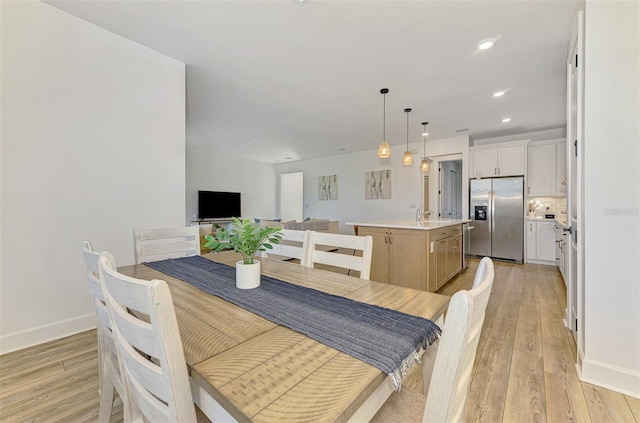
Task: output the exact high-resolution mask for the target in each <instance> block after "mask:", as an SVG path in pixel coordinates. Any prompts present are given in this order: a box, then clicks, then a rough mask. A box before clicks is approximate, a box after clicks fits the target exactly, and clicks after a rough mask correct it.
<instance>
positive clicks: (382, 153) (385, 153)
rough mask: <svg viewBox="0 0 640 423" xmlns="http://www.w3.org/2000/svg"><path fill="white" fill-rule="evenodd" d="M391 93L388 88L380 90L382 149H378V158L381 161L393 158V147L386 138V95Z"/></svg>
mask: <svg viewBox="0 0 640 423" xmlns="http://www.w3.org/2000/svg"><path fill="white" fill-rule="evenodd" d="M388 92H389V89H388V88H383V89H381V90H380V94H382V142H381V143H380V147H378V157H380V158H381V159H388V158H389V157H391V147H389V143H388V142H387V137H386V127H385V123H386V122H385V117H386V116H385V112H386V106H387V104H386V95H387V93H388Z"/></svg>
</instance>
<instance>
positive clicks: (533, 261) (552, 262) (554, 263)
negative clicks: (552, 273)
mask: <svg viewBox="0 0 640 423" xmlns="http://www.w3.org/2000/svg"><path fill="white" fill-rule="evenodd" d="M526 263H528V264H543V265H545V266H557V263H556V262H555V261H547V260H538V259H526Z"/></svg>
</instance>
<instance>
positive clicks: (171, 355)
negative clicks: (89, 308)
mask: <svg viewBox="0 0 640 423" xmlns="http://www.w3.org/2000/svg"><path fill="white" fill-rule="evenodd" d="M98 267H99V270H100V280H101V282H102V289H103V292H104V297H105V299H106V303H107V307H108V310H109V314H110V317H111V327H112V329H113V338H114V340H115V345H116V348H117V351H118V359H119V360H120V368H121V372H122V376H123V383H124V391H125V396H126V398H127V402H128V405H129V407H125V421H126V422H130V421H136V422H137V421H150V422H158V423H165V422H166V423H170V422H195V421H196V412H195V406H194V403H193V399H192V394H191V388H190V382H189V376H188V374H187V366H186V362H185V358H184V351H183V349H182V341H181V339H180V333H179V331H178V322H177V320H176V314H175V309H174V307H173V300H172V297H171V292H170V291H169V287H168V286H167V284H166V282H164V281H161V280H152V281H144V280H141V279H135V278H132V277H128V276H126V275H123V274H120V273H118V271H117V270H116V269H115V267H114V266H113V264H112V263H111V262H110V261H109V259H108V258H107V257H101V258H100V259H99V260H98ZM145 317H147V318H148V320H147V319H145Z"/></svg>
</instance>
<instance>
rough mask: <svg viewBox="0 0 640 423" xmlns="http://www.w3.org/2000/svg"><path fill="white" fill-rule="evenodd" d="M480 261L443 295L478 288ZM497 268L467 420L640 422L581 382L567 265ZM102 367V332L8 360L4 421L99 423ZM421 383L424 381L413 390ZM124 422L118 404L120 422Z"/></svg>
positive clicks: (637, 413) (1, 363)
mask: <svg viewBox="0 0 640 423" xmlns="http://www.w3.org/2000/svg"><path fill="white" fill-rule="evenodd" d="M477 263H478V262H477V260H473V261H472V262H471V265H470V267H469V269H467V270H466V271H464V272H463V273H462V274H461V275H459V276H458V277H456V278H455V279H454V280H452V281H451V282H449V283H448V284H447V285H446V286H445V287H443V289H442V290H441V291H440V293H442V294H445V295H453V293H455V292H456V291H458V290H460V289H468V288H470V287H471V283H472V279H473V274H474V272H475V267H476V266H477ZM495 264H496V279H495V282H494V286H493V291H492V293H491V298H490V300H489V305H488V307H487V315H486V318H485V322H484V326H483V330H482V335H481V338H480V344H479V346H478V352H477V356H476V366H475V369H474V377H473V380H472V382H471V388H470V390H469V395H468V397H467V410H466V420H467V421H469V422H471V421H474V422H475V421H484V422H509V423H510V422H525V421H526V422H530V421H531V422H534V421H535V422H545V421H547V422H563V421H567V422H569V421H571V422H578V423H581V422H596V423H600V422H640V400H638V399H635V398H631V397H628V396H625V395H621V394H618V393H616V392H613V391H609V390H606V389H603V388H599V387H597V386H593V385H590V384H588V383H583V382H580V381H579V380H578V378H577V375H576V371H575V367H574V364H573V361H574V360H573V357H575V348H576V347H575V343H574V342H573V338H572V336H571V334H570V333H569V332H568V331H567V329H566V328H564V327H563V325H562V314H563V312H564V307H565V297H566V294H565V288H564V283H563V282H562V279H561V277H560V274H559V273H558V271H557V269H556V268H555V267H550V266H539V265H514V264H507V263H500V262H496V263H495ZM97 366H98V364H97V348H96V333H95V331H88V332H84V333H80V334H77V335H74V336H70V337H68V338H64V339H60V340H57V341H53V342H49V343H46V344H43V345H39V346H36V347H32V348H28V349H25V350H21V351H17V352H14V353H10V354H5V355H3V356H0V422H54V421H61V422H94V421H96V418H97V415H98V403H99V401H98V392H97V390H98V367H97ZM417 386H419V380H417V379H415V378H414V379H412V380H408V381H407V384H406V385H405V388H406V389H418V388H417ZM120 421H122V405H121V403H120V402H119V400H117V401H116V406H115V414H114V415H113V417H112V422H120Z"/></svg>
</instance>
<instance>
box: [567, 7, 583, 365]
mask: <svg viewBox="0 0 640 423" xmlns="http://www.w3.org/2000/svg"><path fill="white" fill-rule="evenodd" d="M583 13H584V12H578V16H577V18H576V21H575V23H574V27H573V31H572V38H571V48H570V51H569V56H568V58H567V91H568V92H567V99H568V107H567V150H566V151H567V154H566V156H567V157H566V159H567V177H568V178H567V179H568V180H567V187H568V188H567V190H568V197H567V198H568V201H567V217H568V222H567V223H568V224H569V225H571V233H570V236H569V239H570V242H569V243H568V244H569V245H570V248H567V249H566V251H567V254H566V257H565V260H566V262H565V278H566V280H567V281H568V283H567V312H566V317H565V319H566V322H565V323H566V325H567V327H568V328H569V329H570V330H571V332H572V333H573V336H574V338H575V339H576V341H577V345H578V349H579V350H581V351H584V330H583V322H584V316H583V315H582V314H583V310H584V308H583V305H584V289H583V287H584V273H583V271H584V264H583V260H584V249H583V245H584V244H583V243H582V240H583V239H584V232H583V231H582V230H581V228H583V226H582V216H584V214H583V210H582V202H583V200H582V198H583V183H584V179H583V172H582V141H583V109H582V104H583V99H582V96H583V93H584V91H583V86H584V85H583V75H584V74H583V66H582V63H584V61H583V57H584V53H583V52H584V49H583V33H584V32H583V25H584V23H583V22H584V16H583ZM578 356H580V354H578ZM578 361H579V357H578Z"/></svg>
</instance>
